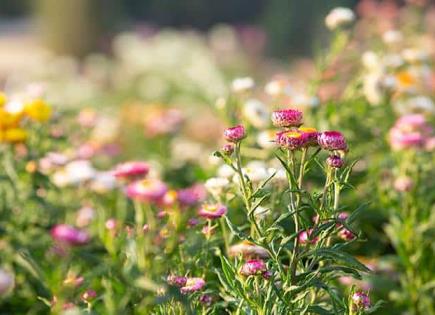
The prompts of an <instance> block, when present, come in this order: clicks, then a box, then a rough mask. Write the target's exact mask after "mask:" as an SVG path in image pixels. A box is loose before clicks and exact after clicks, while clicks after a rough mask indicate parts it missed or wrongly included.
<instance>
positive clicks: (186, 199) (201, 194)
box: [177, 184, 207, 206]
mask: <svg viewBox="0 0 435 315" xmlns="http://www.w3.org/2000/svg"><path fill="white" fill-rule="evenodd" d="M206 195H207V191H206V189H205V187H204V185H200V184H195V185H193V186H191V187H188V188H184V189H180V190H179V191H178V193H177V198H178V202H179V203H180V204H181V205H183V206H193V205H195V204H197V203H198V202H201V201H203V200H204V199H205V197H206Z"/></svg>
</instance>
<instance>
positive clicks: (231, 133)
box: [224, 125, 246, 143]
mask: <svg viewBox="0 0 435 315" xmlns="http://www.w3.org/2000/svg"><path fill="white" fill-rule="evenodd" d="M224 137H225V140H227V141H228V142H234V143H237V142H239V141H241V140H243V139H244V138H245V137H246V133H245V127H243V126H242V125H237V126H235V127H231V128H227V129H225V130H224Z"/></svg>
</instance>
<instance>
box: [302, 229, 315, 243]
mask: <svg viewBox="0 0 435 315" xmlns="http://www.w3.org/2000/svg"><path fill="white" fill-rule="evenodd" d="M311 234H313V229H308V230H306V231H301V232H299V234H298V241H299V243H300V244H302V245H305V244H308V243H310V244H316V243H317V241H318V240H319V237H317V236H316V237H314V238H312V237H311Z"/></svg>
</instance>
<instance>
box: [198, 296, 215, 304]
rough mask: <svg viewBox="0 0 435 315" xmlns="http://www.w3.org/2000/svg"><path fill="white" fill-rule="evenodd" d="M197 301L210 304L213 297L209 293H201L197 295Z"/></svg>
mask: <svg viewBox="0 0 435 315" xmlns="http://www.w3.org/2000/svg"><path fill="white" fill-rule="evenodd" d="M199 303H201V304H203V305H207V306H210V305H211V304H212V303H213V297H212V296H211V295H209V294H203V295H201V296H200V297H199Z"/></svg>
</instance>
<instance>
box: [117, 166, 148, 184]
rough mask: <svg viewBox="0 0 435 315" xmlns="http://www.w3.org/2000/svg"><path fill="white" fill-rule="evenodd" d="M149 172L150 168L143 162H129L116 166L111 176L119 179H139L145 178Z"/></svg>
mask: <svg viewBox="0 0 435 315" xmlns="http://www.w3.org/2000/svg"><path fill="white" fill-rule="evenodd" d="M149 171H150V166H149V164H148V163H147V162H143V161H130V162H126V163H122V164H119V165H117V166H116V168H115V170H114V171H113V175H114V176H115V177H116V178H119V179H128V180H131V179H139V178H142V177H145V176H146V175H147V174H148V172H149Z"/></svg>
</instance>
